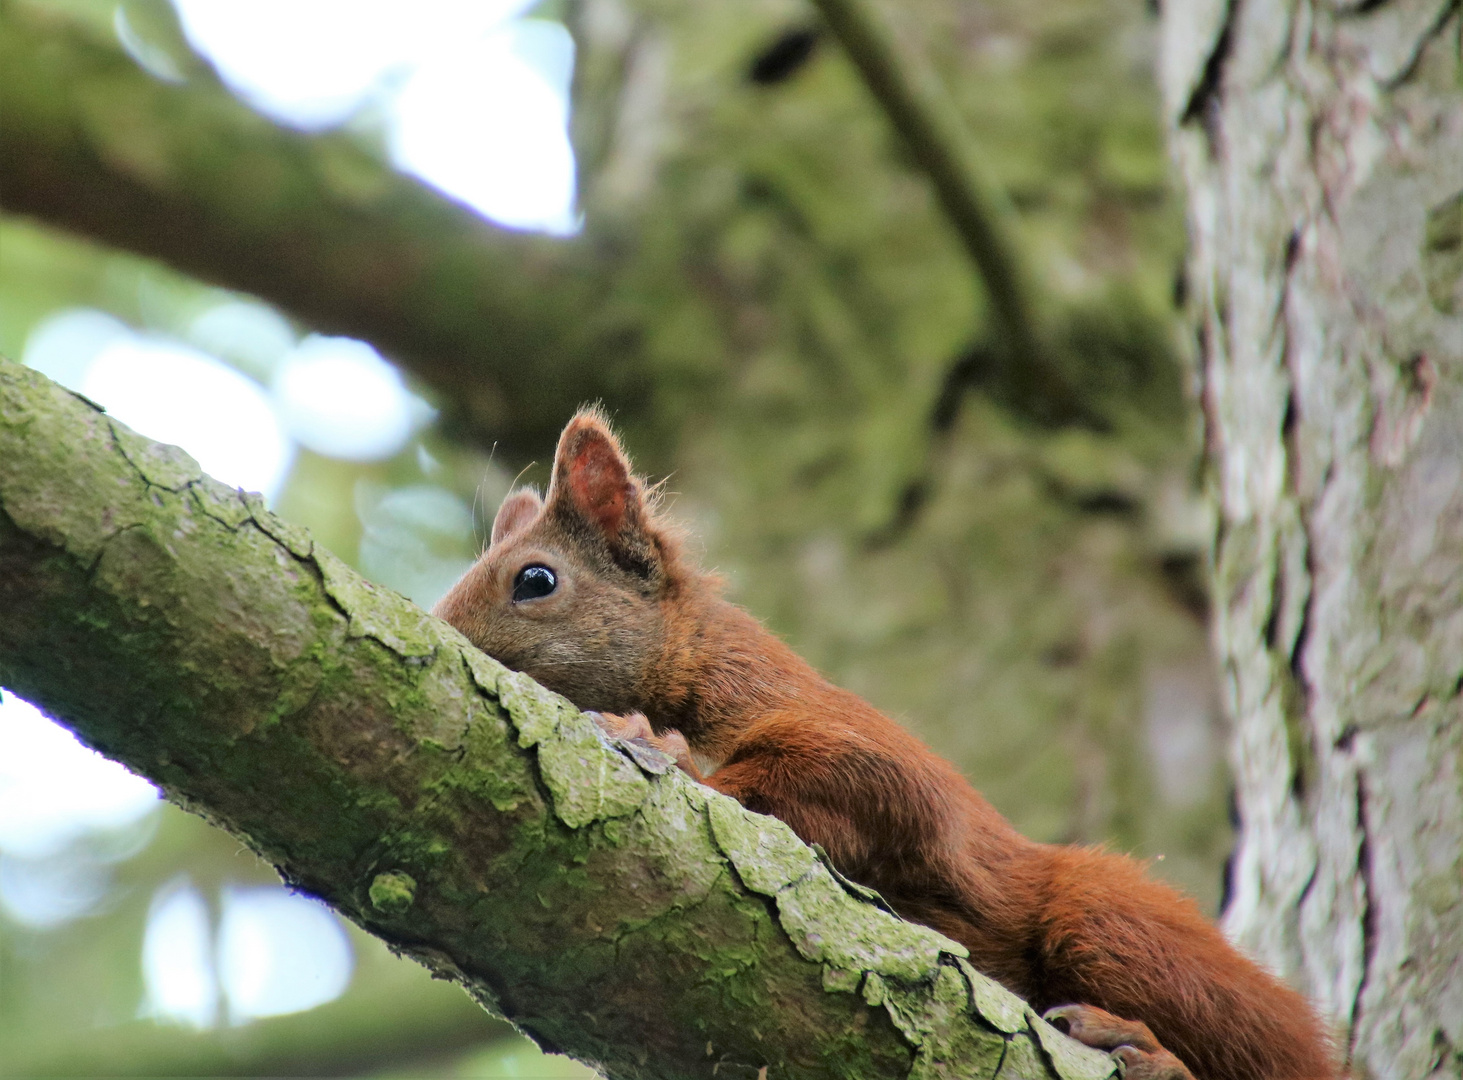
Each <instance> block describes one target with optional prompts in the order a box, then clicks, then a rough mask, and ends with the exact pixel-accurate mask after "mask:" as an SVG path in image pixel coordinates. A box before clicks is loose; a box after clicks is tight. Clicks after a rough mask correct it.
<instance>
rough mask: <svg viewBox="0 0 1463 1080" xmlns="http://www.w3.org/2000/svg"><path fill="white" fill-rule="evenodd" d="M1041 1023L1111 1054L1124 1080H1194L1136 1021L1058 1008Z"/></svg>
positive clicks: (1093, 1011)
mask: <svg viewBox="0 0 1463 1080" xmlns="http://www.w3.org/2000/svg"><path fill="white" fill-rule="evenodd" d="M1042 1019H1044V1020H1046V1022H1047V1023H1049V1024H1051V1025H1052V1027H1054V1028H1056V1029H1057V1030H1058V1031H1061V1032H1064V1033H1065V1034H1067V1035H1070V1036H1072V1038H1074V1039H1076V1040H1077V1041H1078V1042H1080V1043H1085V1044H1086V1045H1088V1046H1091V1047H1093V1048H1094V1049H1097V1050H1106V1051H1107V1052H1108V1053H1110V1054H1112V1056H1113V1057H1115V1058H1117V1059H1118V1060H1119V1061H1121V1062H1122V1063H1123V1077H1124V1080H1194V1074H1193V1073H1191V1072H1189V1070H1188V1068H1187V1067H1185V1065H1184V1063H1183V1062H1182V1061H1180V1060H1179V1059H1178V1058H1176V1057H1174V1056H1173V1054H1171V1053H1169V1052H1168V1051H1167V1050H1165V1049H1164V1048H1163V1046H1162V1044H1160V1043H1159V1041H1158V1040H1157V1039H1156V1038H1154V1036H1153V1032H1152V1031H1150V1030H1148V1025H1147V1024H1144V1023H1141V1022H1140V1021H1137V1020H1123V1019H1121V1018H1119V1017H1116V1016H1114V1015H1113V1014H1112V1013H1110V1012H1106V1011H1104V1010H1102V1009H1099V1008H1096V1007H1095V1006H1092V1005H1059V1006H1057V1007H1056V1008H1055V1009H1048V1010H1047V1011H1046V1015H1045V1016H1043V1017H1042Z"/></svg>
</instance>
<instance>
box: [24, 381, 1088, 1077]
mask: <svg viewBox="0 0 1463 1080" xmlns="http://www.w3.org/2000/svg"><path fill="white" fill-rule="evenodd" d="M0 610H3V611H4V612H5V619H4V620H3V621H0V683H3V684H4V685H5V686H6V687H7V688H10V689H13V690H14V691H16V692H17V693H19V694H21V695H22V696H24V697H26V698H28V699H30V700H32V701H34V702H36V703H37V704H39V705H41V706H42V707H43V708H45V709H46V710H47V711H48V712H49V713H51V714H52V715H53V716H57V717H60V718H62V719H64V721H65V722H66V723H67V724H68V725H69V726H70V727H71V728H72V730H74V731H75V732H77V734H78V735H79V736H80V737H81V738H82V739H84V740H85V741H86V742H87V743H88V744H90V745H92V746H94V747H96V748H97V749H98V750H100V751H101V752H103V753H105V754H107V755H108V756H109V757H113V758H115V759H117V760H119V761H121V762H123V763H125V764H126V765H128V766H129V767H130V768H132V769H133V770H135V771H137V772H139V773H141V774H143V775H145V776H147V777H149V778H151V779H152V780H153V781H154V782H156V783H157V784H159V785H160V786H161V787H162V788H163V789H164V791H165V792H166V793H167V795H168V797H169V798H171V799H173V800H174V801H175V802H178V803H179V804H180V805H183V806H184V807H186V808H188V809H191V810H193V811H195V812H198V813H201V814H204V815H205V816H207V817H208V818H209V819H210V820H212V821H213V822H215V823H216V824H218V825H221V826H222V827H224V828H227V829H228V830H229V831H230V832H232V833H234V834H235V835H237V836H238V837H240V838H241V839H242V840H243V841H244V842H246V843H247V844H249V845H250V846H251V847H252V848H253V849H254V850H256V851H257V852H259V854H260V855H261V856H262V857H264V858H265V859H267V860H269V861H270V862H271V863H273V864H274V865H275V866H277V867H278V868H279V870H280V872H281V874H283V876H284V877H285V879H286V880H287V881H288V882H289V883H291V884H292V885H293V886H294V887H296V888H299V889H301V890H303V891H306V892H309V893H311V894H313V895H316V896H319V897H321V898H323V899H324V900H326V901H327V902H328V903H330V904H331V905H333V906H334V907H335V908H336V909H337V910H339V911H340V912H342V913H343V914H344V915H346V916H347V917H349V918H350V919H352V920H354V921H355V922H356V923H358V924H359V925H361V926H362V927H364V928H365V929H366V930H368V931H369V932H371V933H373V934H376V935H378V936H379V937H381V938H383V939H385V940H386V941H387V942H389V943H390V944H391V945H392V946H393V947H395V948H397V949H400V950H401V951H403V952H405V953H407V954H409V955H411V956H413V957H415V958H416V959H418V960H420V961H421V962H422V963H424V964H426V965H427V966H428V967H430V968H431V969H432V970H433V971H434V972H435V973H437V974H439V975H441V976H443V977H446V978H451V979H454V980H456V981H458V982H460V983H461V984H462V985H463V986H464V987H466V988H467V990H468V991H469V992H470V993H471V994H472V995H473V996H474V997H476V998H477V1000H478V1001H480V1002H481V1003H482V1004H483V1005H484V1006H485V1007H487V1008H488V1009H489V1010H490V1011H493V1012H495V1013H498V1014H501V1015H503V1016H506V1017H507V1018H509V1019H511V1020H512V1021H514V1022H515V1023H516V1024H518V1025H519V1026H520V1027H521V1028H522V1029H523V1030H525V1031H527V1032H528V1033H529V1034H531V1035H532V1036H533V1037H534V1038H535V1039H536V1040H538V1041H539V1042H540V1043H541V1044H542V1045H544V1046H545V1047H547V1048H549V1049H552V1050H557V1051H561V1052H566V1053H569V1054H572V1055H573V1056H575V1057H578V1058H580V1059H582V1060H585V1061H589V1062H593V1063H595V1064H597V1065H598V1066H599V1067H600V1068H602V1069H603V1070H604V1071H605V1072H606V1073H607V1074H608V1075H609V1076H610V1077H613V1078H619V1077H627V1078H628V1077H673V1076H674V1077H684V1076H689V1075H701V1074H703V1073H710V1072H712V1071H713V1068H715V1071H716V1072H717V1075H721V1074H722V1072H723V1071H729V1074H730V1075H734V1076H745V1077H748V1078H750V1077H753V1076H758V1075H762V1076H766V1075H774V1076H778V1077H886V1076H887V1077H902V1076H908V1075H920V1076H932V1075H946V1074H949V1075H955V1074H958V1075H961V1076H973V1075H982V1076H995V1075H997V1074H999V1075H1000V1076H1003V1077H1047V1076H1051V1075H1053V1074H1054V1073H1055V1074H1057V1075H1061V1076H1063V1077H1065V1078H1067V1080H1078V1078H1089V1077H1090V1078H1092V1080H1096V1078H1098V1077H1106V1076H1110V1075H1111V1074H1112V1068H1113V1066H1112V1063H1111V1061H1110V1060H1109V1059H1107V1058H1106V1057H1104V1056H1102V1055H1099V1054H1095V1053H1093V1052H1091V1051H1087V1050H1084V1049H1082V1048H1079V1047H1078V1046H1077V1044H1076V1043H1073V1042H1071V1041H1070V1040H1067V1039H1066V1038H1065V1037H1062V1036H1058V1035H1057V1034H1056V1033H1055V1032H1054V1031H1053V1029H1051V1028H1050V1027H1049V1026H1047V1025H1045V1024H1044V1023H1043V1022H1041V1021H1040V1020H1039V1019H1038V1018H1036V1017H1035V1015H1034V1014H1033V1013H1032V1012H1031V1011H1030V1009H1029V1008H1027V1007H1026V1006H1025V1005H1023V1004H1022V1003H1021V1002H1020V1001H1019V1000H1017V999H1016V998H1014V997H1013V996H1012V995H1011V994H1009V993H1008V992H1006V991H1005V990H1003V989H1001V988H1000V987H999V986H997V985H996V984H995V983H993V982H991V981H990V980H989V979H986V978H985V977H983V976H981V975H979V974H977V973H976V972H975V971H974V970H973V969H972V968H971V967H970V965H969V964H968V963H967V962H966V961H965V960H964V959H963V958H962V956H961V954H962V953H963V951H964V950H963V949H962V948H961V947H960V946H959V945H956V944H955V943H954V942H951V941H949V940H947V939H945V938H943V937H941V936H940V935H938V934H936V933H935V932H934V931H931V930H928V929H926V928H924V927H919V926H915V925H913V924H910V923H904V922H901V921H900V920H898V919H897V918H895V917H893V916H892V915H890V914H888V913H887V912H886V911H885V910H884V909H883V908H882V907H881V906H880V905H879V904H878V903H877V902H875V901H874V900H872V899H871V898H870V894H868V893H867V891H866V890H863V889H860V888H858V887H857V886H853V885H850V884H847V883H845V882H843V881H842V880H841V879H840V878H839V877H838V876H837V875H836V874H835V873H833V872H831V871H830V869H829V867H828V866H827V865H826V864H825V863H824V862H823V861H822V859H821V858H820V856H818V855H817V854H815V853H814V852H813V851H811V850H810V849H808V848H807V847H805V846H804V845H803V844H802V843H800V842H799V841H798V840H797V839H796V837H794V836H793V834H792V832H791V831H790V830H789V829H788V828H787V827H786V826H784V825H782V824H781V823H780V822H777V821H775V820H773V819H771V818H766V817H761V816H759V815H755V814H751V813H748V812H746V811H744V810H743V809H742V808H741V807H739V806H738V805H737V804H736V803H734V802H732V801H731V800H729V799H727V798H725V797H723V796H721V795H718V794H716V793H714V792H712V791H711V790H710V789H708V788H705V787H702V786H700V785H697V784H694V783H692V782H691V781H690V780H689V779H687V778H686V777H685V776H684V775H683V774H681V773H680V772H678V771H675V770H673V769H672V770H670V771H669V772H663V770H664V769H665V768H666V766H665V765H664V764H663V763H657V762H645V763H638V764H637V761H636V760H632V758H631V757H630V756H629V755H628V753H627V752H625V751H623V750H622V749H619V748H612V747H611V746H609V745H608V744H606V743H604V742H603V741H602V739H601V738H600V736H599V735H598V733H597V729H596V728H595V726H594V725H593V723H592V722H591V721H590V720H589V718H587V717H585V716H584V715H583V714H581V713H578V712H576V711H575V710H574V709H572V708H571V707H569V705H568V704H567V703H566V702H565V701H563V699H561V698H558V697H556V696H554V695H552V694H550V693H548V692H547V691H545V690H543V689H542V688H541V687H539V686H538V685H537V684H536V683H533V682H532V681H531V680H529V679H528V678H526V677H525V676H522V675H519V674H515V673H512V672H509V671H508V670H506V669H505V668H503V667H501V666H500V665H498V664H497V663H496V662H494V661H493V660H491V659H489V658H488V657H486V656H484V655H483V654H482V653H480V652H477V651H476V650H475V649H473V648H472V647H471V646H470V645H468V644H467V642H466V641H465V640H464V639H462V638H461V637H460V636H459V635H458V634H457V633H456V632H455V631H453V630H452V629H451V628H450V627H448V626H447V625H446V624H444V623H441V622H438V621H436V620H434V619H432V618H431V617H429V616H427V615H426V614H424V613H423V612H421V611H420V610H418V609H417V608H415V607H413V606H412V605H411V604H410V603H408V602H406V601H405V600H403V599H402V598H400V597H397V596H395V595H394V594H390V593H387V592H384V591H382V590H378V589H377V588H375V587H374V586H372V585H371V584H369V583H368V582H366V581H364V580H363V579H361V578H360V577H358V576H356V575H355V574H354V573H352V572H351V571H350V570H349V569H348V568H347V567H346V566H345V565H344V564H342V563H341V562H340V561H339V560H337V559H336V558H335V557H334V556H332V555H331V554H330V553H329V552H327V551H325V550H324V549H323V548H320V547H319V546H318V545H316V544H315V543H314V542H313V541H312V540H311V539H310V537H309V535H308V534H306V533H305V532H304V531H303V530H301V529H299V528H298V527H296V526H292V525H290V524H288V523H287V522H285V521H282V520H281V519H279V518H277V517H275V516H274V515H272V514H270V513H269V512H268V511H266V510H265V509H264V507H263V505H262V503H261V501H260V500H259V499H258V497H257V496H252V495H246V494H243V493H241V492H237V491H233V490H230V489H228V488H225V487H224V486H223V485H221V484H219V483H217V482H216V481H214V480H212V479H210V478H208V477H206V476H204V475H203V474H202V473H201V472H200V471H199V469H198V467H197V465H196V464H195V463H194V462H193V461H192V460H191V459H190V458H188V457H187V456H186V455H185V454H183V453H182V452H181V451H179V450H177V449H176V448H173V447H165V446H160V445H157V444H154V443H149V442H147V441H146V440H144V439H142V438H140V437H139V436H137V435H135V434H133V433H132V432H130V431H129V430H127V429H126V428H125V427H123V426H122V425H120V424H117V423H116V422H114V421H112V420H111V419H109V418H108V417H107V416H106V415H105V414H104V413H102V412H100V411H99V410H97V409H96V408H95V407H94V406H92V405H91V404H90V403H89V402H87V401H85V400H84V399H81V398H79V397H77V396H75V395H73V394H70V393H68V392H67V391H65V390H62V389H61V388H59V387H57V386H56V385H55V384H53V383H50V382H49V381H48V380H46V379H45V378H44V377H42V376H40V375H39V374H37V373H35V372H33V371H31V370H29V369H27V368H23V367H20V366H19V365H16V364H13V363H10V362H8V361H4V360H0Z"/></svg>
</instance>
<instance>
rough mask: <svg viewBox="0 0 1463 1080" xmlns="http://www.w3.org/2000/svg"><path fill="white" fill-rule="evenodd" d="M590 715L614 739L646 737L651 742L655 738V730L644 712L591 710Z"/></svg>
mask: <svg viewBox="0 0 1463 1080" xmlns="http://www.w3.org/2000/svg"><path fill="white" fill-rule="evenodd" d="M589 715H590V716H592V717H594V722H595V723H596V724H598V725H599V728H600V730H601V731H603V732H604V733H605V734H606V735H608V736H609V737H610V738H612V739H644V740H645V741H646V742H650V741H651V740H652V739H654V738H655V731H654V730H653V729H652V728H651V726H650V721H649V720H647V719H645V715H644V714H643V713H638V712H637V713H627V714H621V713H612V712H591V713H590V714H589Z"/></svg>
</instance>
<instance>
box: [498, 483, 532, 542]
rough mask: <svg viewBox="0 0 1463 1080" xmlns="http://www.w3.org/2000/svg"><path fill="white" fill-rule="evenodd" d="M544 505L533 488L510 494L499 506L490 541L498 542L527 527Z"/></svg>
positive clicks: (521, 489)
mask: <svg viewBox="0 0 1463 1080" xmlns="http://www.w3.org/2000/svg"><path fill="white" fill-rule="evenodd" d="M543 505H544V501H543V500H542V499H540V498H539V497H538V492H537V491H534V490H533V488H520V489H519V490H517V491H515V492H513V493H512V494H510V495H509V496H508V497H507V498H506V499H504V500H503V505H502V506H500V507H498V513H497V516H496V517H494V518H493V534H492V539H491V540H490V541H489V543H490V544H498V543H499V542H501V541H502V540H503V538H504V537H506V536H511V535H512V534H513V533H516V532H519V531H520V530H522V529H524V528H526V527H527V526H528V524H529V522H531V521H533V519H534V518H536V517H538V514H539V511H540V510H542V509H543Z"/></svg>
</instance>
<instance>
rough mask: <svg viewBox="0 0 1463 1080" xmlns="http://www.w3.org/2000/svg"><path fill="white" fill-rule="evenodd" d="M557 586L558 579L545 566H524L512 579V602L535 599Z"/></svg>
mask: <svg viewBox="0 0 1463 1080" xmlns="http://www.w3.org/2000/svg"><path fill="white" fill-rule="evenodd" d="M558 587H559V579H558V578H556V577H555V576H554V572H553V571H552V570H550V569H549V568H548V567H547V566H525V567H524V568H523V569H522V570H520V571H518V576H517V577H516V578H514V579H513V602H514V603H515V604H516V603H518V602H519V601H522V600H537V599H538V598H539V597H540V596H548V595H549V593H551V592H553V591H554V590H555V589H557V588H558Z"/></svg>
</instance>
